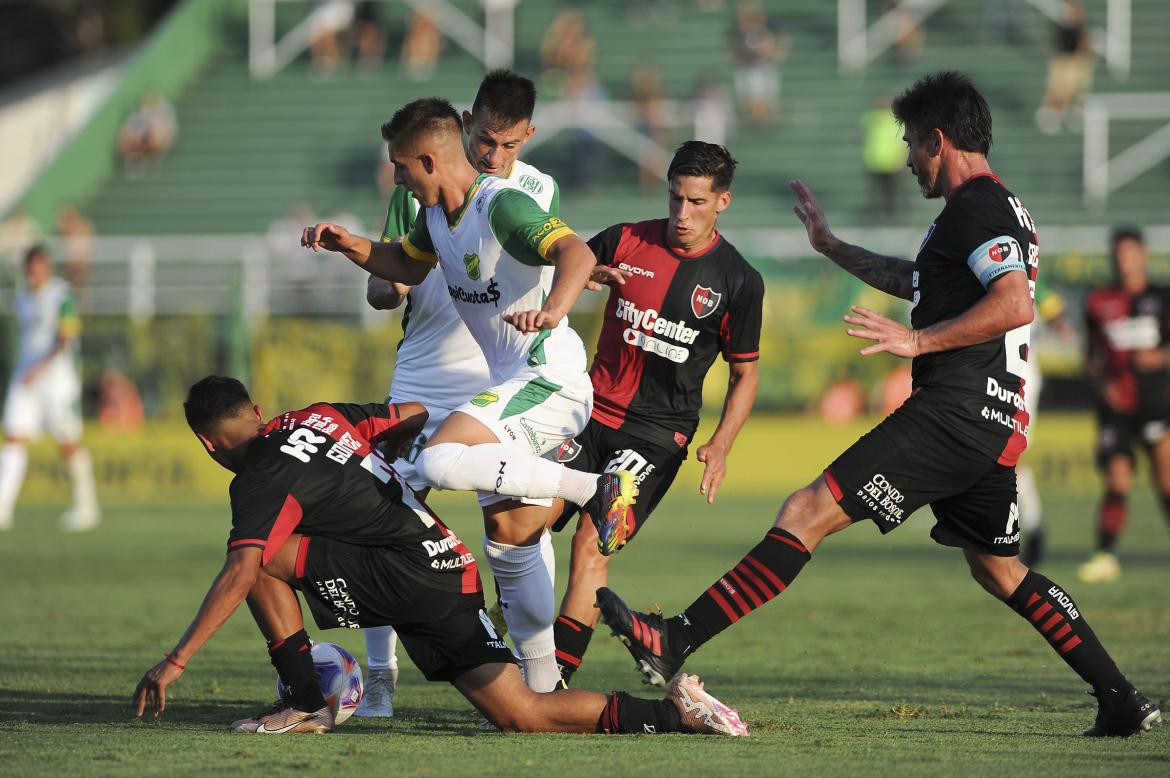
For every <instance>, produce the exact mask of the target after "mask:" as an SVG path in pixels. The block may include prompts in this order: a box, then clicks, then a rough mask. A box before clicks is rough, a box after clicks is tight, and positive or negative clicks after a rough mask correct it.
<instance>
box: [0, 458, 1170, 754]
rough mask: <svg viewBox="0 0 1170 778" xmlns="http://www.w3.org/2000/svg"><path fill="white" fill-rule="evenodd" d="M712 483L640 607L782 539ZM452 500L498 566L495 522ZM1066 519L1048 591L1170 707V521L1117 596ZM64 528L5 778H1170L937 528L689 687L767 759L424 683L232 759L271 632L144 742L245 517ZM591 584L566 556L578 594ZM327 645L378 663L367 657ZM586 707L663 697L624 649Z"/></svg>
mask: <svg viewBox="0 0 1170 778" xmlns="http://www.w3.org/2000/svg"><path fill="white" fill-rule="evenodd" d="M693 476H694V471H693V470H688V471H687V473H686V474H685V477H684V478H683V479H680V484H679V488H677V489H676V491H675V494H673V495H672V496H671V497H670V498H668V499H667V501H665V502H664V504H663V505H662V507H661V508H660V509H659V511H658V512H657V513H656V515H655V517H654V520H653V522H652V523H651V524H650V526H649V527H648V528H647V529H646V531H645V532H644V534H643V535H642V536H641V537H640V539H639V541H638V542H636V543H634V544H633V545H632V546H631V547H630V548H629V549H627V550H625V551H623V552H622V554H621V555H620V556H619V557H618V558H617V559H616V561H615V563H614V570H613V586H614V587H615V588H616V589H617V590H618V591H620V592H622V593H623V594H624V595H626V596H627V597H628V599H629V600H630V601H631V603H632V604H634V605H635V606H645V605H649V604H650V603H651V602H653V601H654V600H657V601H658V602H660V603H661V605H662V606H663V607H664V608H665V609H666V611H667V612H674V611H676V610H677V609H679V608H681V607H685V606H686V605H687V604H688V603H689V602H690V601H691V599H693V597H694V595H696V594H697V593H698V592H700V591H701V590H702V589H703V588H704V587H705V586H707V585H708V584H709V583H710V582H711V581H712V580H713V579H714V578H715V577H716V576H718V575H719V574H721V573H722V572H723V571H725V570H726V569H727V568H728V567H729V566H730V565H731V564H733V563H734V562H735V561H737V560H738V559H739V558H740V557H741V555H742V554H743V552H744V551H745V550H746V549H747V548H748V547H749V546H750V545H751V544H753V543H754V542H755V541H756V540H757V539H758V538H759V537H760V535H761V534H762V532H763V530H764V528H765V526H767V525H768V524H769V523H770V522H771V518H772V516H773V514H774V512H775V509H776V507H777V505H778V503H779V497H778V496H777V497H768V498H754V497H753V498H738V499H737V498H736V497H735V495H734V493H733V492H732V491H730V490H728V491H727V492H725V493H724V494H723V495H722V496H721V497H720V499H719V502H718V504H717V505H716V506H714V507H707V506H705V505H703V504H701V503H700V502H698V501H697V500H696V499H694V497H692V496H691V494H690V492H691V488H692V483H691V481H693ZM437 502H438V505H439V506H440V511H441V512H442V513H443V514H444V515H445V516H448V517H449V518H450V523H451V524H453V526H454V528H455V529H456V530H457V531H459V533H460V534H461V535H463V536H464V537H465V538H466V539H467V540H468V542H469V544H470V545H472V546H473V548H474V547H477V546H478V537H479V534H480V532H479V530H478V529H477V518H476V516H475V513H474V510H473V509H472V501H471V499H470V498H469V497H467V496H466V495H462V496H460V495H455V496H451V495H444V496H443V499H442V500H440V501H437ZM1046 507H1047V513H1048V516H1049V521H1050V526H1051V532H1052V535H1053V541H1054V549H1053V553H1052V557H1051V561H1050V563H1049V564H1048V565H1047V566H1046V567H1045V568H1044V571H1045V572H1046V573H1047V574H1048V575H1049V576H1050V577H1052V578H1053V579H1055V580H1056V581H1058V582H1067V583H1068V586H1069V587H1070V588H1071V589H1072V591H1073V593H1074V595H1075V596H1076V597H1077V600H1078V603H1079V604H1080V606H1081V609H1082V611H1083V612H1084V613H1085V614H1086V615H1087V617H1088V618H1089V619H1090V620H1091V623H1092V624H1093V625H1094V627H1095V628H1096V630H1097V632H1098V634H1100V635H1101V636H1102V637H1103V639H1104V641H1105V643H1106V645H1107V647H1109V648H1110V649H1111V650H1112V652H1113V653H1114V656H1115V657H1116V658H1117V660H1118V662H1119V664H1120V665H1121V666H1122V668H1123V669H1124V670H1125V671H1126V672H1127V674H1129V676H1130V677H1131V678H1132V679H1133V680H1134V681H1135V682H1137V683H1138V684H1139V685H1140V686H1141V687H1142V688H1143V689H1144V690H1145V691H1146V692H1147V694H1149V695H1150V696H1151V697H1152V698H1153V699H1155V700H1156V701H1158V702H1159V704H1160V705H1161V706H1162V707H1163V709H1164V710H1166V709H1167V707H1168V706H1167V704H1166V701H1167V694H1168V692H1170V648H1168V642H1167V641H1168V636H1170V600H1168V598H1167V596H1166V591H1167V585H1166V581H1167V579H1166V570H1167V566H1168V563H1170V540H1168V539H1167V533H1166V530H1165V529H1164V527H1163V526H1162V521H1161V519H1160V518H1159V517H1158V513H1157V510H1156V508H1155V506H1154V503H1153V501H1152V500H1151V499H1150V498H1149V496H1148V495H1146V494H1142V495H1141V496H1139V497H1138V498H1137V499H1135V501H1134V510H1133V517H1132V519H1131V527H1130V530H1129V532H1128V534H1127V535H1126V536H1125V538H1124V541H1123V545H1122V553H1123V561H1124V565H1125V567H1124V577H1123V579H1122V581H1121V583H1119V584H1117V585H1113V586H1100V587H1088V586H1084V585H1079V584H1077V583H1076V582H1075V580H1074V578H1073V569H1074V567H1075V565H1076V564H1077V563H1078V562H1079V561H1081V560H1082V559H1083V558H1084V556H1085V555H1086V553H1087V546H1088V542H1089V538H1090V534H1091V532H1090V528H1091V521H1092V517H1091V513H1092V510H1093V500H1092V499H1091V498H1087V497H1081V496H1067V495H1066V496H1063V497H1062V496H1060V495H1058V494H1050V495H1048V501H1047V505H1046ZM56 513H57V511H56V510H49V509H48V508H24V509H23V510H20V511H18V523H17V526H16V528H15V529H14V530H13V531H11V532H9V533H6V534H3V535H0V583H2V586H3V590H2V594H0V624H3V628H2V629H0V775H26V774H30V773H35V774H56V775H66V774H68V775H127V774H130V775H137V774H168V775H196V774H199V775H202V774H212V773H217V772H221V771H226V770H233V771H242V772H247V773H261V772H263V773H265V774H271V773H273V772H274V771H278V772H279V771H284V772H291V771H293V770H298V771H304V770H306V769H308V770H318V771H320V770H353V771H355V772H356V771H359V770H361V771H375V770H376V771H378V772H379V773H381V774H394V775H462V774H498V775H513V774H517V773H518V774H528V773H531V774H533V775H548V774H550V772H554V771H555V773H556V774H558V775H586V774H598V773H601V772H603V771H604V772H608V773H613V774H627V773H630V774H633V773H636V774H639V775H661V774H666V773H671V774H674V775H691V774H700V773H703V774H708V775H710V774H715V775H732V774H735V775H738V774H748V773H756V774H761V773H762V774H765V775H770V774H778V773H781V772H783V773H785V774H796V775H800V774H816V775H821V774H834V775H837V774H841V775H846V774H847V775H889V774H893V773H895V772H896V773H899V774H915V775H942V774H975V773H979V774H1008V773H1024V774H1035V773H1045V774H1053V775H1065V774H1067V775H1098V774H1100V775H1105V774H1115V775H1119V774H1125V775H1166V774H1168V772H1170V757H1168V752H1170V727H1166V726H1163V727H1161V728H1158V729H1156V730H1155V731H1154V732H1152V733H1150V734H1147V735H1145V736H1142V737H1137V738H1130V739H1128V740H1107V741H1090V740H1087V739H1085V738H1081V737H1080V731H1081V729H1082V728H1083V727H1084V726H1085V725H1087V724H1088V723H1089V722H1090V721H1091V720H1092V717H1093V712H1094V705H1093V701H1092V698H1089V697H1086V696H1084V695H1083V694H1082V689H1083V684H1082V683H1081V682H1080V680H1079V679H1077V678H1076V677H1075V676H1074V675H1073V674H1072V672H1071V671H1070V670H1069V669H1068V668H1067V667H1066V666H1065V665H1064V663H1063V662H1061V661H1060V659H1059V658H1058V657H1057V656H1056V655H1055V654H1054V653H1053V652H1052V651H1051V650H1050V649H1049V648H1048V646H1047V644H1046V643H1045V642H1044V641H1043V640H1041V639H1040V638H1039V637H1038V636H1037V635H1036V634H1035V632H1034V631H1033V630H1032V628H1031V627H1030V626H1029V625H1027V624H1025V623H1024V622H1023V621H1022V620H1021V619H1019V618H1018V617H1017V616H1015V615H1014V614H1013V613H1012V612H1011V611H1009V610H1008V609H1007V608H1006V607H1005V606H1003V605H1001V604H999V603H997V602H995V601H994V600H992V599H991V598H990V597H988V596H987V595H985V594H983V593H982V592H981V590H979V589H978V587H977V586H976V585H975V584H974V583H973V582H972V581H970V579H969V578H968V577H967V574H966V572H965V566H964V564H963V561H962V558H961V555H960V554H959V552H958V551H956V550H953V549H944V548H941V547H938V546H935V545H934V544H933V543H932V542H931V541H930V540H929V538H928V537H927V536H926V533H927V531H928V529H929V526H930V524H931V522H932V518H931V517H930V516H929V513H928V512H923V513H920V514H919V515H918V516H917V517H916V519H915V520H914V521H912V522H910V523H909V525H908V526H906V527H904V528H902V529H900V530H899V531H897V532H895V533H894V534H893V535H891V536H887V537H882V536H880V535H879V534H878V533H877V531H876V530H875V529H874V528H873V527H872V526H870V525H868V524H864V525H861V526H859V527H855V528H853V529H852V530H850V531H848V532H846V533H843V534H842V535H839V536H837V537H835V538H833V539H830V540H829V541H827V542H826V544H825V545H824V546H822V548H821V550H820V551H818V553H817V555H816V557H815V558H814V561H813V562H812V563H811V564H810V565H809V566H808V567H806V568H805V571H804V573H803V574H802V575H801V577H800V579H799V581H798V582H797V584H795V585H794V586H793V587H792V588H791V589H790V590H789V591H788V592H786V593H785V594H784V595H783V596H782V597H781V598H780V599H779V600H778V601H777V602H775V603H772V604H771V605H769V606H768V607H766V608H764V609H763V610H761V611H760V612H758V613H755V614H753V615H752V616H751V617H749V618H748V619H746V620H745V621H744V622H741V623H740V624H738V625H736V626H735V627H734V628H732V629H731V630H730V631H729V632H727V633H725V634H724V635H722V636H721V637H719V638H718V639H717V640H716V641H714V642H713V643H711V644H710V645H709V646H707V647H706V648H704V649H703V651H701V652H700V653H699V654H697V655H696V656H695V657H694V658H693V659H692V661H691V662H690V663H689V665H688V668H689V669H690V670H691V671H693V672H698V673H701V674H702V675H703V676H704V678H705V680H706V681H707V683H708V686H709V688H710V689H711V690H712V691H713V692H714V693H715V694H716V695H717V696H719V697H721V698H722V699H723V700H725V701H728V702H731V703H732V704H734V705H736V706H738V708H739V709H740V711H741V712H742V713H743V715H744V717H745V719H746V720H747V721H748V722H749V723H750V724H751V725H752V732H753V736H752V737H751V738H749V739H744V740H730V739H718V738H699V737H684V736H657V737H656V736H637V737H622V738H606V737H601V736H545V735H540V736H507V737H505V736H501V735H498V734H491V733H485V732H481V731H480V730H479V729H478V727H477V724H478V720H479V717H478V716H477V715H476V714H475V713H474V712H473V711H472V709H471V708H470V707H469V706H468V705H467V704H466V703H465V702H464V701H463V699H462V698H461V697H460V696H459V695H458V694H457V693H456V692H455V691H454V690H453V689H451V688H450V687H448V686H445V685H442V684H427V683H425V682H424V681H423V680H422V678H421V676H420V675H419V674H418V672H417V671H416V670H415V669H414V668H413V666H412V665H411V664H410V662H409V660H404V665H405V666H404V669H403V671H402V678H401V683H400V691H399V696H398V698H397V700H396V709H397V711H398V716H397V717H396V718H395V719H393V720H392V721H390V722H385V721H381V722H368V721H361V720H356V719H353V720H351V721H350V722H349V723H346V724H345V725H343V726H342V727H341V728H340V729H339V730H338V731H337V732H335V733H333V734H331V735H327V736H324V737H316V738H308V737H287V738H272V739H261V738H247V737H243V736H232V735H230V734H228V733H227V731H226V724H227V723H228V722H230V721H231V720H233V719H235V718H237V717H240V716H243V715H247V714H250V713H252V712H254V711H255V710H256V709H257V708H258V707H259V706H262V705H264V704H266V703H267V702H268V701H269V700H271V699H272V697H273V671H272V669H271V667H270V666H269V665H268V663H267V659H266V656H265V653H264V651H263V646H262V643H261V641H260V639H259V636H258V634H257V633H256V630H255V627H254V626H253V625H252V623H251V621H250V619H249V617H248V614H247V612H246V609H245V610H244V611H243V612H241V613H237V614H236V615H235V616H234V617H233V618H232V620H231V621H230V622H229V623H228V624H227V626H226V627H225V628H224V630H223V631H222V632H221V633H220V634H219V635H217V636H216V637H215V638H214V639H213V640H212V641H211V643H210V644H209V645H208V646H207V647H206V649H205V650H204V651H203V652H202V653H200V654H199V655H198V656H197V657H196V658H195V659H194V660H193V661H192V662H191V664H190V668H189V669H188V670H187V673H186V674H185V675H184V677H183V678H182V679H181V680H180V681H179V682H178V683H177V684H175V685H174V686H173V687H172V688H171V694H170V695H169V698H168V708H167V711H166V713H165V715H164V717H163V718H162V719H161V720H160V721H158V722H142V721H137V720H135V719H134V718H133V716H132V715H131V712H130V707H129V698H130V694H131V692H132V690H133V688H134V685H135V683H136V682H137V680H138V678H139V677H140V675H141V674H142V672H143V671H144V670H146V669H147V668H148V667H150V666H151V665H152V664H154V663H155V662H156V661H158V659H159V658H160V655H161V652H162V651H164V650H166V649H168V648H170V646H171V645H172V644H173V643H174V641H175V640H176V639H177V637H178V636H179V634H180V633H181V632H182V630H183V628H184V627H185V626H186V625H187V623H188V621H189V620H190V618H191V616H192V614H193V613H194V611H195V609H196V607H197V606H198V604H199V601H200V599H201V597H202V596H203V593H204V591H205V590H206V587H207V584H208V583H209V582H210V580H211V578H212V576H213V575H214V574H215V572H216V571H217V570H218V568H219V565H220V563H221V561H222V555H223V541H224V538H225V536H226V522H227V519H226V511H225V510H224V508H223V507H221V506H220V505H208V506H186V505H183V506H158V507H153V508H151V507H144V506H132V507H108V508H107V514H106V522H105V524H104V525H103V526H102V527H101V529H100V530H98V531H96V532H94V533H91V534H88V535H84V536H66V535H61V534H59V533H58V532H57V530H56V523H55V522H56ZM566 541H567V538H566V537H562V538H560V539H559V540H558V546H559V549H558V550H559V551H561V552H565V551H567V548H566V546H567V543H566ZM565 568H566V565H565V564H564V555H563V553H562V566H561V588H562V589H563V580H564V570H565ZM315 634H316V636H317V637H318V638H324V639H328V640H332V641H335V642H338V643H341V644H343V645H345V646H347V647H348V648H349V649H350V650H352V651H354V653H355V654H357V655H359V656H361V657H363V658H364V651H363V648H362V642H361V636H360V635H359V634H356V633H351V632H343V631H338V630H333V631H330V632H326V633H320V632H318V633H315ZM575 685H576V686H579V687H582V688H592V689H599V690H608V689H612V688H615V687H616V688H621V687H625V688H627V689H630V690H631V691H634V692H637V693H643V694H647V695H650V694H654V692H652V691H651V690H649V689H648V688H643V689H639V688H638V687H639V684H638V680H637V676H636V675H635V674H634V673H633V671H632V666H631V662H630V661H629V659H628V657H627V655H626V654H625V652H624V650H623V649H622V648H621V647H620V645H619V644H618V643H617V642H616V641H615V640H613V639H611V638H609V637H608V636H607V635H604V636H603V635H601V634H599V635H598V636H597V638H596V639H595V641H594V644H593V646H592V647H591V649H590V652H589V654H588V656H587V659H586V663H585V665H584V667H583V669H582V670H581V672H580V673H578V675H577V676H576V679H575ZM631 687H633V688H631Z"/></svg>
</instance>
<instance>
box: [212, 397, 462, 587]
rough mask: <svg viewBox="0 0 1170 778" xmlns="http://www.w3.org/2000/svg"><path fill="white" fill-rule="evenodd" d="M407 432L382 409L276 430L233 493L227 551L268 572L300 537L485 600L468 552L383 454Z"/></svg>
mask: <svg viewBox="0 0 1170 778" xmlns="http://www.w3.org/2000/svg"><path fill="white" fill-rule="evenodd" d="M399 422H400V419H399V416H398V411H397V407H396V406H395V405H386V404H384V403H370V404H366V405H356V404H350V403H314V404H313V405H310V406H309V407H307V408H302V409H301V410H298V411H288V412H286V413H282V414H281V415H279V416H277V417H276V418H274V419H272V420H271V421H269V422H268V424H267V425H265V427H264V429H263V431H262V432H261V434H260V436H259V437H258V438H256V439H254V440H253V441H252V442H251V443H249V444H248V451H247V455H246V457H245V461H244V466H243V469H241V470H240V472H239V473H237V474H236V477H235V478H233V479H232V483H231V487H230V488H229V493H230V495H231V505H232V529H231V534H230V536H229V537H228V549H229V550H232V549H235V548H240V547H242V546H254V547H258V548H261V549H263V552H264V553H263V558H262V564H263V563H267V562H268V560H269V559H271V558H272V556H273V555H274V554H275V553H276V552H277V551H278V550H279V549H280V547H281V545H283V543H284V542H285V541H286V540H287V539H288V537H289V536H290V535H292V534H293V533H299V534H302V535H307V536H310V537H312V536H321V537H328V538H332V539H334V540H339V541H342V542H344V543H350V544H353V545H359V546H385V547H390V548H393V549H394V550H395V551H396V552H398V553H401V554H402V556H403V557H404V558H405V559H407V560H409V561H411V562H415V563H417V564H416V566H417V568H418V571H419V579H420V581H421V582H425V583H426V584H427V585H429V586H431V587H434V588H440V589H443V590H446V591H455V592H464V593H467V592H476V591H481V590H482V586H481V584H480V580H479V571H478V568H477V567H476V563H475V559H474V557H472V555H471V553H470V552H469V551H468V550H467V547H466V546H464V545H463V543H462V541H460V540H459V538H458V537H456V536H455V535H454V534H453V533H452V532H451V531H450V530H448V529H447V528H446V527H445V526H444V525H443V522H442V521H440V520H439V517H438V516H436V515H435V514H434V513H433V512H432V511H431V510H430V508H428V507H427V506H426V504H425V503H424V502H422V501H421V500H419V499H418V498H417V496H416V495H415V494H414V492H413V491H412V490H411V489H410V487H409V486H407V485H406V484H405V482H403V481H402V480H401V479H400V478H399V477H398V474H397V473H396V472H395V471H394V469H393V468H392V467H390V465H388V464H387V463H386V461H385V460H384V459H383V458H382V456H381V454H380V453H379V452H378V451H377V450H375V447H376V446H377V444H378V443H379V442H380V441H381V440H382V438H383V437H384V436H385V435H386V434H387V433H389V432H390V430H392V429H393V428H394V427H395V426H396V425H397V424H398V423H399Z"/></svg>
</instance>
